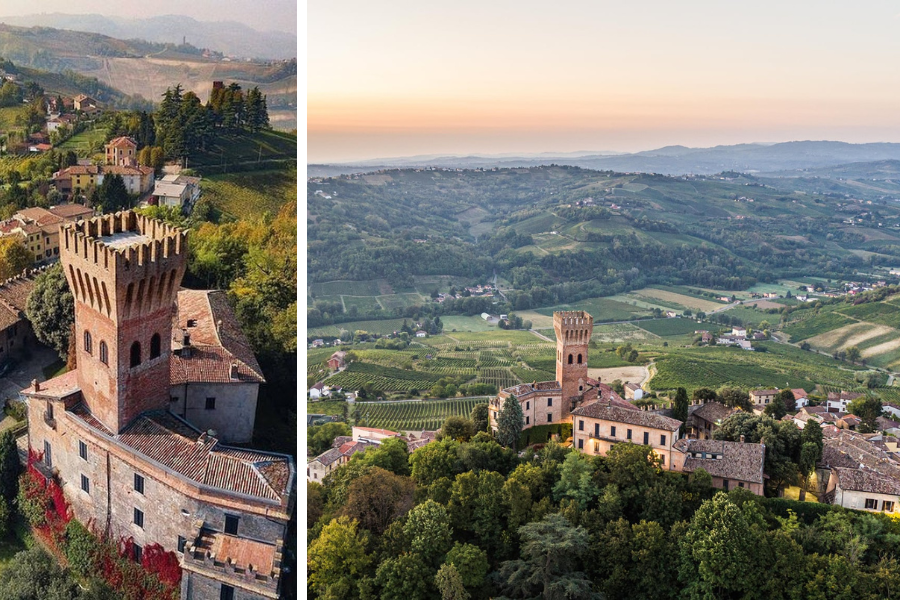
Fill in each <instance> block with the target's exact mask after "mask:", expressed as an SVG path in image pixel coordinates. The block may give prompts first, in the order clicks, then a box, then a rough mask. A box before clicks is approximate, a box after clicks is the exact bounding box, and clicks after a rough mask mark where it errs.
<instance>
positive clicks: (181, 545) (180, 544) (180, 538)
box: [178, 535, 187, 553]
mask: <svg viewBox="0 0 900 600" xmlns="http://www.w3.org/2000/svg"><path fill="white" fill-rule="evenodd" d="M185 546H187V540H186V539H185V538H184V537H183V536H180V535H179V536H178V551H179V552H182V553H183V552H184V547H185Z"/></svg>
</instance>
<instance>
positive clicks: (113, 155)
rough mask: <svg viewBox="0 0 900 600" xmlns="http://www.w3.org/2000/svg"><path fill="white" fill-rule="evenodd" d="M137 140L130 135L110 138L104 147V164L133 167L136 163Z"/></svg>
mask: <svg viewBox="0 0 900 600" xmlns="http://www.w3.org/2000/svg"><path fill="white" fill-rule="evenodd" d="M137 147H138V145H137V142H135V141H134V140H133V139H131V138H130V137H125V136H122V137H117V138H113V139H111V140H110V141H109V142H108V143H107V144H106V146H104V148H105V149H106V164H108V165H119V166H122V167H133V166H135V165H137Z"/></svg>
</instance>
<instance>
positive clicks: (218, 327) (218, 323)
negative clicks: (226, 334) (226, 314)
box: [216, 319, 222, 333]
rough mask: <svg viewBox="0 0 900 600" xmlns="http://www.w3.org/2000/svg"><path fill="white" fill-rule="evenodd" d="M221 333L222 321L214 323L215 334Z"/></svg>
mask: <svg viewBox="0 0 900 600" xmlns="http://www.w3.org/2000/svg"><path fill="white" fill-rule="evenodd" d="M221 331H222V319H219V320H218V321H216V333H221Z"/></svg>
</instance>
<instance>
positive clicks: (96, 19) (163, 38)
mask: <svg viewBox="0 0 900 600" xmlns="http://www.w3.org/2000/svg"><path fill="white" fill-rule="evenodd" d="M0 22H2V23H6V24H8V25H17V26H19V27H52V28H54V29H69V30H74V31H86V32H91V33H99V34H103V35H106V36H109V37H113V38H119V39H124V40H134V39H140V40H146V41H148V42H156V43H163V44H176V45H177V44H181V43H182V41H183V40H185V39H186V41H187V42H188V43H189V44H191V45H192V46H196V47H197V48H209V49H212V50H217V51H219V52H222V53H224V54H226V55H230V56H237V57H241V58H259V59H287V58H296V57H297V36H296V35H295V34H293V33H288V32H284V31H257V30H255V29H252V28H250V27H248V26H247V25H244V24H242V23H237V22H235V21H219V22H207V21H197V20H196V19H192V18H190V17H186V16H183V15H164V16H158V17H149V18H146V19H124V18H121V17H107V16H103V15H96V14H91V15H68V14H62V13H51V14H40V15H27V16H23V17H2V16H0Z"/></svg>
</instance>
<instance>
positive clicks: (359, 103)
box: [307, 0, 900, 162]
mask: <svg viewBox="0 0 900 600" xmlns="http://www.w3.org/2000/svg"><path fill="white" fill-rule="evenodd" d="M307 16H308V21H307V31H308V48H307V51H308V54H307V58H308V76H307V85H308V88H307V92H308V93H307V101H308V107H307V117H308V123H307V132H308V160H309V162H324V161H339V160H353V159H361V158H373V157H386V156H401V155H412V154H436V153H500V152H544V151H555V152H566V151H576V150H623V151H633V150H642V149H649V148H653V147H658V146H663V145H666V144H684V145H688V146H709V145H715V144H731V143H739V142H754V141H760V142H775V141H787V140H798V139H839V140H844V141H849V142H869V141H893V142H900V67H898V66H900V4H897V3H895V2H861V3H853V4H852V5H851V4H850V3H847V2H825V1H817V2H783V1H779V2H768V1H761V0H757V1H755V2H749V3H747V2H744V3H731V2H728V3H725V2H671V1H658V2H657V1H650V0H644V1H641V2H599V1H588V0H585V1H578V2H576V1H564V0H562V1H557V2H547V1H546V0H542V1H540V2H537V1H523V0H515V1H507V0H492V1H490V2H483V1H469V0H454V2H442V3H436V2H421V0H415V1H407V0H391V1H390V2H371V1H370V0H367V1H361V0H359V1H358V0H328V1H326V0H313V1H312V2H311V3H310V4H309V9H308V12H307Z"/></svg>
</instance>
